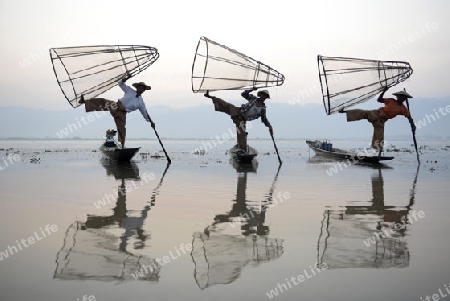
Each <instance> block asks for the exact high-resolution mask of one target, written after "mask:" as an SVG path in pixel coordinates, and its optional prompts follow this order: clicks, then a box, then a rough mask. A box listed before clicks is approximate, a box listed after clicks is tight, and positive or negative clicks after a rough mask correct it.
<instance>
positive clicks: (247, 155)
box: [229, 144, 258, 163]
mask: <svg viewBox="0 0 450 301" xmlns="http://www.w3.org/2000/svg"><path fill="white" fill-rule="evenodd" d="M229 153H230V156H231V159H233V160H235V161H237V162H239V163H250V162H252V160H253V158H255V157H256V156H257V155H258V151H257V150H256V149H254V148H253V147H251V146H247V151H243V150H241V149H240V148H239V147H238V145H237V144H236V145H235V146H233V147H232V148H231V149H230V150H229Z"/></svg>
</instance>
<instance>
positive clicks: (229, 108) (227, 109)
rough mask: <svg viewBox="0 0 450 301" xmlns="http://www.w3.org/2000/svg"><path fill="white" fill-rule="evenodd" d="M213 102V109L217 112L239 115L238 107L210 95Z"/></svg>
mask: <svg viewBox="0 0 450 301" xmlns="http://www.w3.org/2000/svg"><path fill="white" fill-rule="evenodd" d="M212 100H213V103H214V109H215V110H216V111H218V112H224V113H225V114H228V115H230V116H236V115H239V108H237V107H236V106H234V105H232V104H231V103H228V102H226V101H225V100H223V99H220V98H218V97H214V96H213V97H212Z"/></svg>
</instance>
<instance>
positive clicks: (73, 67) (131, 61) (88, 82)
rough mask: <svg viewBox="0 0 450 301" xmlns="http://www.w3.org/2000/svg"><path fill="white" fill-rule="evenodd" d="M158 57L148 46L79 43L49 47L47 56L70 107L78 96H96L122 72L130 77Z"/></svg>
mask: <svg viewBox="0 0 450 301" xmlns="http://www.w3.org/2000/svg"><path fill="white" fill-rule="evenodd" d="M158 57H159V53H158V50H157V49H156V48H153V47H149V46H126V45H120V46H79V47H63V48H51V49H50V59H51V60H52V64H53V71H54V72H55V75H56V80H57V81H58V84H59V86H60V87H61V90H62V92H63V94H64V96H65V97H66V99H67V101H69V103H70V105H71V106H72V107H74V108H75V107H78V106H79V105H80V104H79V103H78V100H79V97H80V95H81V94H83V95H84V97H85V99H89V98H92V97H96V96H98V95H100V94H102V93H103V92H106V91H108V90H109V89H111V88H112V87H114V86H116V85H117V83H118V82H119V80H121V79H122V78H123V77H124V76H125V75H126V74H129V75H131V76H134V75H136V74H138V73H140V72H142V71H143V70H145V69H146V68H148V67H149V66H150V65H152V64H153V63H154V62H155V61H156V60H157V59H158Z"/></svg>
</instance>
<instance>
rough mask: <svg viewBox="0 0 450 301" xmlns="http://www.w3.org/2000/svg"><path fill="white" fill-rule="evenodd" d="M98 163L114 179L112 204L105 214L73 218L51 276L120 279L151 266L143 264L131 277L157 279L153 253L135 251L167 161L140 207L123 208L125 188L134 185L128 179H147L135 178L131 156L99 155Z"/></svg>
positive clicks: (143, 237)
mask: <svg viewBox="0 0 450 301" xmlns="http://www.w3.org/2000/svg"><path fill="white" fill-rule="evenodd" d="M101 163H102V165H103V167H105V169H106V172H107V175H108V176H114V178H115V179H116V180H119V181H120V185H119V186H118V189H117V194H116V196H115V198H116V200H117V201H116V203H115V207H114V208H113V209H112V214H111V215H106V216H100V215H96V214H88V215H87V218H86V220H85V221H75V222H74V223H72V224H71V225H70V226H69V227H68V229H67V230H66V233H65V238H64V243H63V246H62V248H61V250H60V251H59V252H58V254H57V256H56V269H55V272H54V278H57V279H63V280H73V279H78V280H87V279H93V280H100V281H125V280H133V279H136V278H135V277H132V276H133V275H134V276H136V274H135V272H136V271H141V269H142V267H152V269H149V268H145V271H146V272H145V273H142V274H141V275H139V277H138V278H137V279H140V280H147V281H151V282H157V281H158V280H159V273H160V270H161V266H160V264H159V263H158V262H157V261H156V260H155V259H154V258H150V257H148V256H143V255H140V254H138V251H139V250H140V249H143V248H144V247H145V244H146V242H147V240H149V239H150V234H149V233H146V232H145V231H144V230H143V225H144V222H145V219H146V218H147V216H148V211H149V210H150V209H151V207H152V206H154V205H155V198H156V195H157V193H158V190H159V188H160V187H161V185H162V183H163V179H164V176H165V174H166V172H167V170H168V168H169V165H167V167H166V169H165V171H164V173H163V175H162V177H161V179H160V182H159V183H158V185H157V187H156V188H155V189H154V190H153V192H152V196H151V199H150V202H148V205H146V206H145V207H144V208H142V209H141V210H128V209H127V204H126V196H127V189H128V190H129V191H131V190H132V189H137V188H139V187H140V186H139V185H131V183H135V184H136V183H140V185H143V184H146V183H147V182H145V179H141V177H140V175H139V168H138V166H137V165H136V164H135V163H134V162H128V163H117V162H114V161H109V160H102V161H101ZM145 176H147V175H145ZM147 180H148V179H147ZM144 189H145V188H144ZM110 196H111V198H112V197H113V196H112V195H110ZM130 242H132V246H130Z"/></svg>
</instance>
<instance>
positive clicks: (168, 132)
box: [0, 97, 450, 140]
mask: <svg viewBox="0 0 450 301" xmlns="http://www.w3.org/2000/svg"><path fill="white" fill-rule="evenodd" d="M233 103H235V104H237V105H238V104H240V103H242V101H241V100H237V101H234V102H233ZM267 105H268V109H267V116H268V119H269V121H270V122H271V124H272V126H273V128H274V136H275V138H277V139H294V138H299V139H328V138H329V139H332V138H367V137H369V138H370V137H371V136H372V131H373V130H372V125H371V124H370V123H368V122H367V121H364V120H363V121H357V122H347V121H346V118H345V115H343V114H333V115H330V116H327V115H326V114H325V111H324V108H323V106H322V105H320V104H305V105H302V104H294V105H291V104H280V103H271V102H270V101H268V102H267ZM410 105H411V114H412V116H413V118H414V121H415V123H416V126H417V133H416V136H417V139H418V140H420V139H427V138H430V137H432V138H440V137H443V138H444V137H449V136H450V133H449V130H450V97H445V98H440V99H419V98H418V99H415V98H414V99H412V100H410ZM379 106H380V104H378V103H377V102H376V101H375V100H373V101H369V102H366V103H364V104H362V105H360V106H357V107H358V108H363V109H374V108H378V107H379ZM148 111H149V114H150V116H151V117H152V119H153V121H154V122H155V123H156V129H157V131H158V134H159V135H160V137H161V138H165V139H210V138H211V137H216V136H219V137H222V136H224V135H225V134H227V135H231V133H234V132H235V128H234V125H233V123H232V121H231V119H230V118H229V116H227V115H225V114H223V113H220V112H215V111H214V107H213V105H212V104H205V105H200V106H195V107H189V108H182V109H174V108H171V107H169V106H148ZM247 127H248V129H247V131H248V132H249V135H250V137H251V138H252V139H270V136H269V133H268V130H267V128H266V127H265V126H264V124H262V123H261V122H260V120H256V121H253V122H251V124H249V125H248V126H247ZM109 128H115V124H114V121H113V119H112V117H111V116H110V115H109V113H108V112H94V113H89V114H87V113H85V111H84V108H83V107H80V108H77V109H67V110H64V111H51V110H42V109H31V108H23V107H3V108H1V109H0V139H14V138H20V139H28V138H35V139H102V137H103V136H104V133H105V130H106V129H109ZM385 134H386V138H388V137H390V136H396V137H398V136H404V137H405V138H407V139H409V138H411V128H410V125H409V123H408V121H407V119H406V118H403V117H397V118H395V119H393V120H389V121H388V122H387V123H386V128H385ZM127 137H128V139H156V138H155V134H154V131H153V129H152V128H151V127H150V124H149V123H146V122H145V121H144V119H143V118H142V116H141V114H140V113H139V111H136V112H133V113H131V114H128V115H127Z"/></svg>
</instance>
